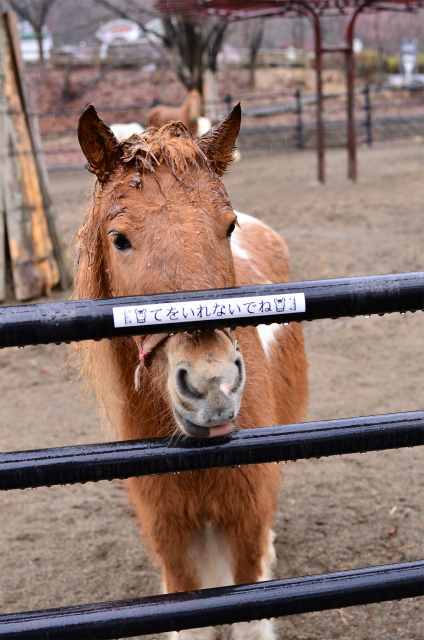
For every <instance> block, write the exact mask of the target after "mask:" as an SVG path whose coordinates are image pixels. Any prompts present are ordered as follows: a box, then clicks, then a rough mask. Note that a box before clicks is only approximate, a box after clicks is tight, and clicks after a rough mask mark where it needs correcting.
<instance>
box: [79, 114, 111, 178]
mask: <svg viewBox="0 0 424 640" xmlns="http://www.w3.org/2000/svg"><path fill="white" fill-rule="evenodd" d="M78 140H79V143H80V145H81V149H82V150H83V153H84V155H85V157H86V158H87V160H88V164H89V166H88V170H89V171H91V173H95V174H96V176H97V177H98V179H99V180H100V181H101V182H105V181H106V180H107V179H108V178H109V176H110V175H111V173H112V172H113V169H114V167H115V165H116V163H117V162H118V160H119V142H118V140H117V139H116V138H115V136H114V135H113V133H112V130H111V129H109V127H108V126H107V125H106V124H105V123H104V122H103V121H102V120H100V118H99V116H98V115H97V111H96V110H95V108H94V107H93V105H92V104H90V105H88V107H86V108H85V109H84V111H83V112H82V114H81V116H80V119H79V121H78Z"/></svg>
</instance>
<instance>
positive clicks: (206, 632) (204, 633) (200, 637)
mask: <svg viewBox="0 0 424 640" xmlns="http://www.w3.org/2000/svg"><path fill="white" fill-rule="evenodd" d="M215 637H216V636H215V629H214V628H213V627H203V629H187V630H186V631H180V632H179V633H178V631H171V633H170V634H169V635H168V640H215Z"/></svg>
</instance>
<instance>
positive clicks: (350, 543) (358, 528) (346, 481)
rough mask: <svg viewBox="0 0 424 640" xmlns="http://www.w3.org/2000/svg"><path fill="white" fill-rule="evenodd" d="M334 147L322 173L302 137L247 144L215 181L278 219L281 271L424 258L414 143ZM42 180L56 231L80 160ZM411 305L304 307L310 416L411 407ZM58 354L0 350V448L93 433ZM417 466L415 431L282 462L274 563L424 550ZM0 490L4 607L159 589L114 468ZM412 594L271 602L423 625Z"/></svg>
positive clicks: (360, 268) (419, 390) (286, 629)
mask: <svg viewBox="0 0 424 640" xmlns="http://www.w3.org/2000/svg"><path fill="white" fill-rule="evenodd" d="M345 156H346V154H345V152H344V151H343V150H339V149H337V150H330V151H328V153H327V183H326V184H325V185H324V186H322V185H318V184H317V182H316V160H315V155H314V154H313V153H312V152H303V153H297V152H288V151H287V152H284V151H282V152H273V153H272V154H265V153H263V154H262V155H258V154H257V153H255V154H254V155H253V154H252V155H247V154H245V155H244V156H243V158H242V160H241V162H240V163H238V164H236V165H234V166H233V167H232V169H231V171H230V172H229V174H228V175H227V176H226V178H225V182H226V185H227V187H228V190H229V194H230V197H231V200H232V203H233V206H234V208H236V209H239V210H241V211H245V212H247V213H251V214H253V215H257V216H259V217H260V218H262V219H263V220H264V221H266V222H267V223H269V224H270V225H272V226H273V227H274V228H275V229H276V230H278V231H279V232H281V233H282V234H283V235H284V237H285V238H286V240H287V242H288V245H289V247H290V251H291V258H292V269H293V272H292V276H293V280H312V279H316V278H332V277H345V276H357V275H370V274H384V273H394V272H408V271H418V270H424V231H423V211H424V210H423V205H424V182H423V173H422V170H423V146H422V145H419V144H415V145H412V144H410V145H407V146H398V147H380V148H373V149H361V150H360V152H359V180H358V183H357V184H351V183H350V182H349V181H348V180H347V178H346V177H345V175H346V157H345ZM51 182H52V193H53V197H54V202H55V205H56V211H57V216H58V220H59V224H60V227H61V229H62V232H63V234H64V236H65V238H66V241H67V242H68V241H70V238H71V237H72V235H73V233H74V232H75V230H76V229H77V228H78V225H79V222H80V220H81V216H82V211H83V209H84V203H85V201H86V193H87V191H88V190H89V188H90V184H91V176H90V175H89V174H87V173H85V172H83V171H81V172H80V173H68V174H54V175H52V176H51ZM264 250H265V248H264ZM54 297H55V298H56V299H65V298H67V297H69V292H66V293H65V294H60V293H56V294H55V296H54ZM8 303H9V304H13V301H12V300H9V301H8ZM423 320H424V316H423V314H422V313H421V312H417V313H415V314H411V313H408V314H406V315H404V316H401V315H392V316H384V317H383V318H379V317H371V318H369V319H366V318H362V317H361V318H355V319H350V318H349V319H341V320H336V321H334V320H323V321H317V322H313V323H305V325H304V331H305V337H306V346H307V353H308V359H309V380H310V406H309V413H308V419H310V420H317V419H329V418H337V417H344V416H361V415H369V414H377V413H386V412H397V411H408V410H416V409H422V408H423V393H424V358H423V353H424V331H423ZM64 361H65V349H64V348H63V347H62V346H58V347H57V346H54V345H49V346H40V347H26V348H25V349H24V350H18V349H5V350H4V351H2V352H0V389H1V394H0V411H1V415H2V420H1V422H2V428H1V433H0V449H1V450H3V451H13V450H18V449H20V450H24V449H37V448H44V447H53V446H62V445H71V444H80V443H89V442H99V441H102V440H103V436H102V433H101V431H100V427H99V423H98V419H97V414H96V410H95V408H94V407H93V406H91V405H86V404H81V403H80V402H79V401H78V400H77V399H76V398H75V397H74V392H73V389H72V387H70V385H69V383H68V381H67V378H66V371H65V370H64V368H63V363H64ZM423 468H424V447H418V448H415V449H412V450H409V449H402V450H397V451H385V452H382V453H377V452H376V453H367V454H366V455H360V454H357V455H349V456H343V457H341V458H340V459H336V458H328V459H320V460H311V461H299V462H296V463H292V462H289V463H287V465H286V466H285V467H284V482H283V484H282V490H281V499H280V502H279V507H278V513H277V517H276V524H275V529H276V532H277V541H276V544H277V554H278V562H277V566H276V568H275V577H277V578H289V577H294V576H303V575H307V574H314V573H321V572H329V571H336V570H340V569H349V568H355V567H365V566H371V565H379V564H388V563H393V562H400V561H409V560H418V559H422V558H423V557H424V540H423V531H424V508H423V491H424V475H423ZM0 500H1V502H0V517H1V526H0V545H1V546H0V548H1V550H2V553H1V554H0V610H1V612H2V613H8V612H13V611H19V610H21V611H24V610H32V609H43V608H50V607H60V606H67V605H72V604H78V603H89V602H98V601H103V600H113V599H124V598H133V597H137V596H144V595H152V594H156V593H159V592H160V574H159V570H158V569H157V568H156V567H155V566H154V565H152V563H151V562H149V561H148V559H147V554H146V551H145V550H144V549H143V544H142V541H141V540H140V537H139V534H138V530H137V525H136V521H135V518H134V517H133V514H132V512H131V509H130V507H129V506H128V504H127V498H126V495H125V492H124V490H123V487H122V485H121V483H120V482H119V481H113V482H101V483H97V484H95V483H88V484H86V485H76V486H67V487H52V488H50V489H48V488H40V489H38V490H37V491H32V490H24V491H11V492H9V493H4V494H3V495H1V496H0ZM423 594H424V588H423ZM423 604H424V598H418V599H414V600H405V601H400V602H391V603H384V604H381V605H369V606H366V607H351V608H346V609H343V610H338V611H327V612H322V613H314V614H307V615H301V616H297V617H289V618H283V619H280V620H278V621H277V629H278V637H279V638H280V639H281V640H283V639H284V640H317V639H320V640H423V638H424V614H423ZM223 633H224V635H225V634H226V633H227V632H226V631H225V630H224V631H223ZM149 638H150V640H153V636H149Z"/></svg>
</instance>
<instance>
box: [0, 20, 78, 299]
mask: <svg viewBox="0 0 424 640" xmlns="http://www.w3.org/2000/svg"><path fill="white" fill-rule="evenodd" d="M6 26H7V30H8V35H9V40H10V43H11V47H12V51H13V58H14V63H15V69H16V73H17V77H18V85H19V88H20V93H21V101H22V106H23V111H24V114H25V117H26V121H27V126H28V130H29V134H30V140H31V144H32V148H33V153H34V155H35V165H36V168H37V172H38V179H39V183H40V188H41V195H42V200H43V207H44V213H45V216H46V220H47V226H48V230H49V235H50V238H51V240H52V245H53V255H54V258H55V260H56V262H57V265H58V267H59V273H60V284H61V288H62V289H67V288H68V287H69V286H70V285H71V284H72V276H71V267H70V259H69V256H68V253H67V251H66V248H65V246H64V244H63V241H62V238H61V236H60V234H59V233H58V232H57V229H56V223H55V218H54V211H53V206H52V201H51V198H50V183H49V177H48V174H47V169H46V165H45V163H44V159H43V156H42V148H41V136H40V131H39V128H38V121H37V119H36V118H35V117H34V114H33V108H32V103H31V98H30V95H29V91H28V87H27V84H26V81H25V67H24V62H23V59H22V54H21V47H20V40H19V33H18V27H17V21H16V15H15V14H14V13H10V12H9V13H7V14H6Z"/></svg>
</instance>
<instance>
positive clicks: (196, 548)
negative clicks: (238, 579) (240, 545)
mask: <svg viewBox="0 0 424 640" xmlns="http://www.w3.org/2000/svg"><path fill="white" fill-rule="evenodd" d="M189 554H190V560H192V562H193V565H194V566H195V567H196V570H197V575H198V578H199V581H200V588H201V589H211V588H213V587H227V586H229V585H232V584H234V577H233V574H232V571H231V564H232V562H231V549H230V545H229V544H228V541H227V539H226V538H225V536H224V534H223V533H221V531H219V530H218V529H217V528H216V527H214V525H213V524H212V523H211V522H206V523H205V524H204V525H203V527H202V528H201V529H200V531H199V532H198V533H197V534H196V535H195V537H194V538H193V540H192V543H191V548H190V551H189Z"/></svg>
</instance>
